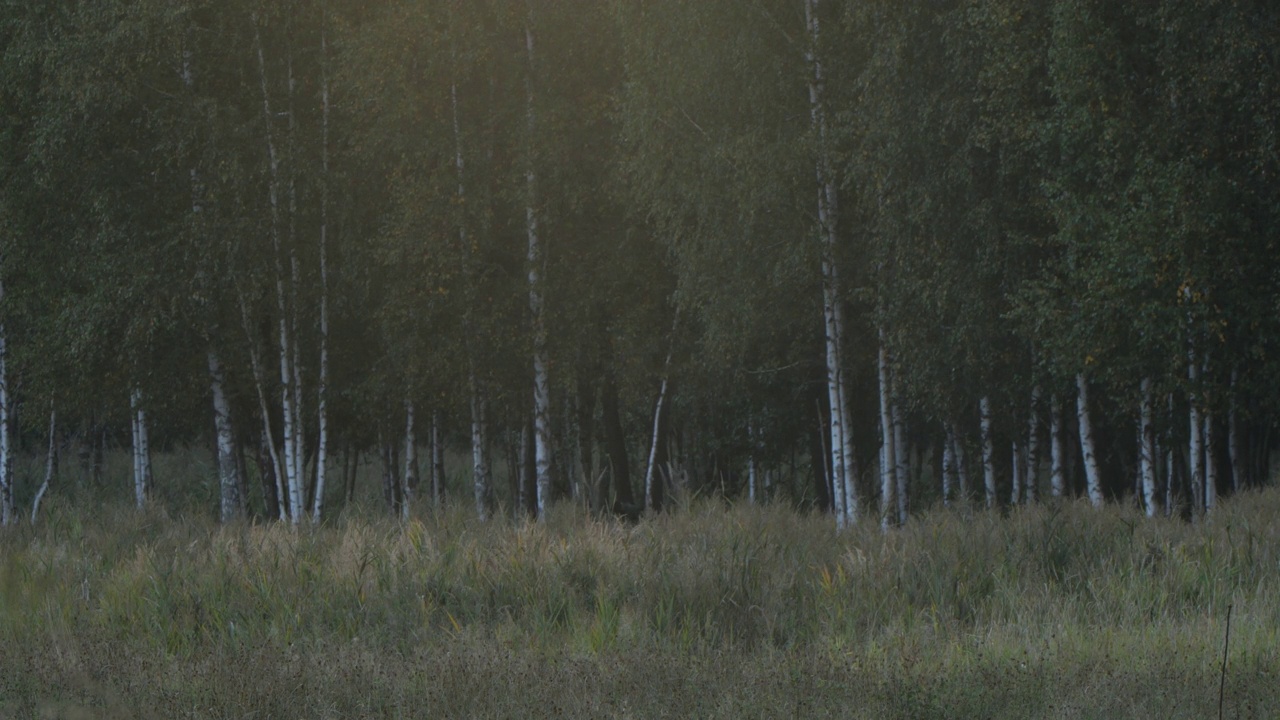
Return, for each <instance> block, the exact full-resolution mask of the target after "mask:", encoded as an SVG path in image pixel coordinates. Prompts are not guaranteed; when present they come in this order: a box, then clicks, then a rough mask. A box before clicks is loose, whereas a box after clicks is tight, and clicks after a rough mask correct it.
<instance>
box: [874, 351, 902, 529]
mask: <svg viewBox="0 0 1280 720" xmlns="http://www.w3.org/2000/svg"><path fill="white" fill-rule="evenodd" d="M879 384H880V527H881V528H882V529H884V530H888V529H889V528H890V527H892V526H893V524H894V522H895V520H896V519H897V518H896V513H897V507H898V502H897V498H896V495H897V492H898V479H897V467H898V453H897V452H896V451H895V448H894V440H895V434H894V432H893V430H894V423H893V404H892V403H893V400H892V392H893V388H892V383H891V382H890V379H889V351H888V350H887V349H886V348H885V346H884V331H883V330H881V331H880V352H879Z"/></svg>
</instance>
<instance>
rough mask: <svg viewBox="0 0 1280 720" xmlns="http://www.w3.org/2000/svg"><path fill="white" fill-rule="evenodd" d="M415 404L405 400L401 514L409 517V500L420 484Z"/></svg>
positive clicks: (404, 517)
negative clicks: (414, 489)
mask: <svg viewBox="0 0 1280 720" xmlns="http://www.w3.org/2000/svg"><path fill="white" fill-rule="evenodd" d="M414 415H415V413H414V405H413V401H412V400H405V401H404V418H405V419H404V474H403V475H401V476H400V477H401V487H400V516H401V517H402V518H403V519H405V520H408V519H409V501H410V500H411V499H412V498H413V488H414V487H416V486H417V485H418V434H417V431H416V428H415V427H414V420H415V417H414Z"/></svg>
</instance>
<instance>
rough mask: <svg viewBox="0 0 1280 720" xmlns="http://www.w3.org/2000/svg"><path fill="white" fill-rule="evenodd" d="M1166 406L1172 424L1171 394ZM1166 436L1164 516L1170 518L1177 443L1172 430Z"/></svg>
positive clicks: (1175, 473) (1173, 496)
mask: <svg viewBox="0 0 1280 720" xmlns="http://www.w3.org/2000/svg"><path fill="white" fill-rule="evenodd" d="M1166 405H1168V407H1169V421H1170V423H1171V424H1172V422H1173V421H1174V412H1173V393H1169V396H1168V398H1167V400H1166ZM1167 435H1168V442H1167V443H1166V445H1167V447H1166V449H1165V468H1166V474H1165V479H1164V514H1165V517H1171V516H1172V515H1173V507H1174V500H1175V497H1176V496H1175V485H1176V480H1175V478H1176V477H1177V472H1176V469H1175V467H1176V466H1175V465H1174V448H1175V447H1176V445H1177V443H1175V442H1174V438H1173V430H1172V429H1170V430H1169V431H1168V433H1167Z"/></svg>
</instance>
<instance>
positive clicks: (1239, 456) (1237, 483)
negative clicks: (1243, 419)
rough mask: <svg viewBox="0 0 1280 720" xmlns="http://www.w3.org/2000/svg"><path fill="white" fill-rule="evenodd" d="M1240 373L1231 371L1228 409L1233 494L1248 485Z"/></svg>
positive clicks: (1228, 450)
mask: <svg viewBox="0 0 1280 720" xmlns="http://www.w3.org/2000/svg"><path fill="white" fill-rule="evenodd" d="M1238 379H1239V373H1238V372H1237V371H1236V370H1232V371H1231V390H1230V391H1231V404H1230V406H1229V407H1228V408H1227V458H1228V459H1229V460H1230V461H1231V492H1233V493H1238V492H1240V491H1241V490H1243V489H1244V487H1245V485H1246V484H1247V480H1246V478H1245V467H1244V463H1245V459H1244V448H1243V447H1242V444H1241V437H1240V417H1239V416H1240V407H1239V399H1238V395H1237V390H1236V381H1237V380H1238Z"/></svg>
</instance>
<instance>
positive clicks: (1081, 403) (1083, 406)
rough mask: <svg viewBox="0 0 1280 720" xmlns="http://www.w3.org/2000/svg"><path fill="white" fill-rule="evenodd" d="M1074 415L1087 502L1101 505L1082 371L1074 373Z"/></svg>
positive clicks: (1085, 386)
mask: <svg viewBox="0 0 1280 720" xmlns="http://www.w3.org/2000/svg"><path fill="white" fill-rule="evenodd" d="M1076 393H1077V395H1076V416H1077V418H1078V419H1079V422H1080V454H1081V455H1083V456H1084V474H1085V481H1086V484H1087V487H1088V491H1089V502H1090V503H1092V504H1093V506H1094V507H1102V502H1103V497H1102V477H1101V474H1100V473H1099V471H1098V456H1097V451H1096V449H1095V446H1094V442H1093V421H1092V420H1091V419H1090V416H1089V381H1088V380H1086V379H1085V376H1084V373H1079V374H1077V375H1076Z"/></svg>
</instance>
